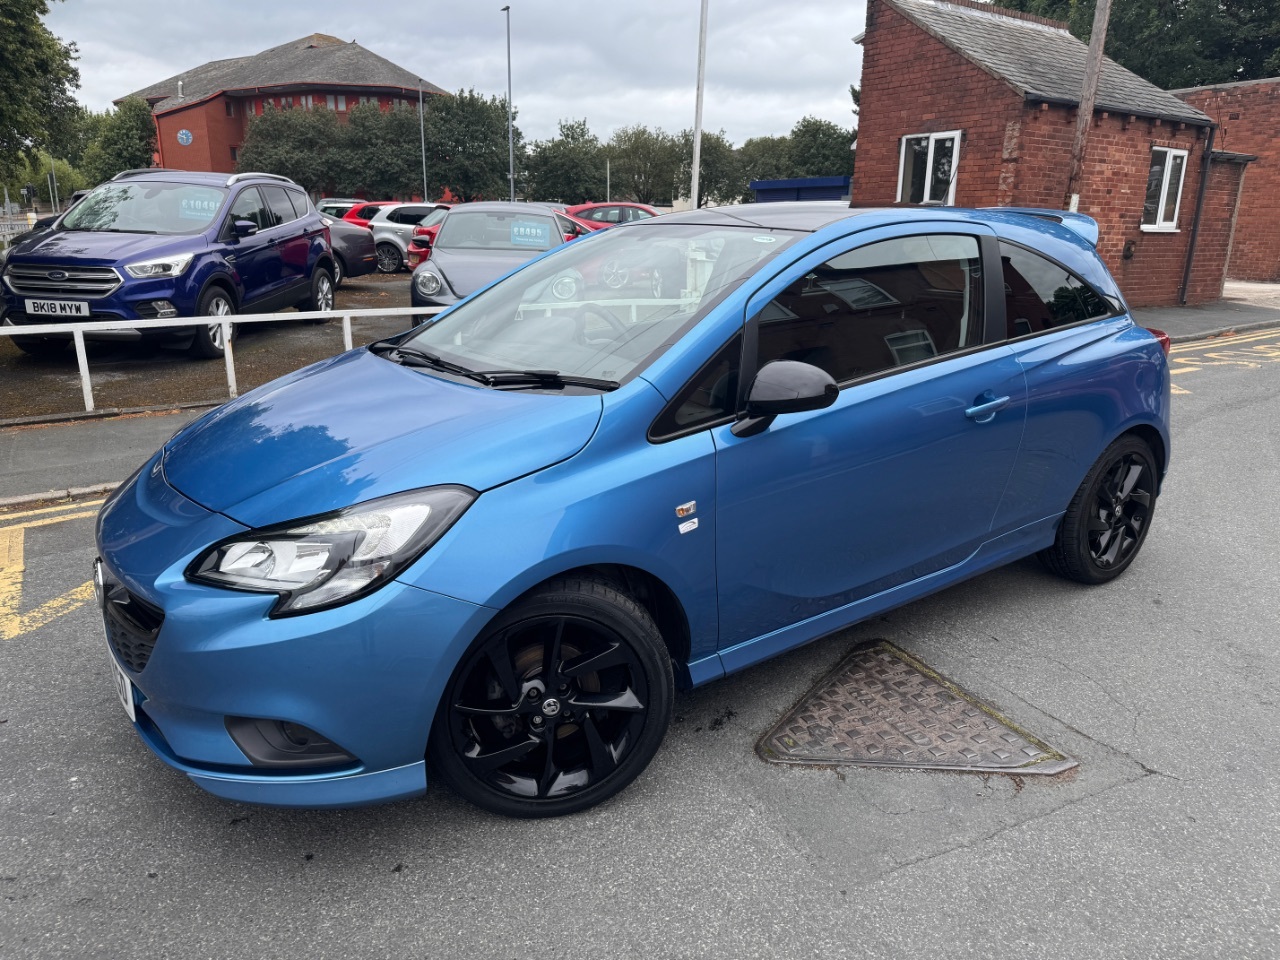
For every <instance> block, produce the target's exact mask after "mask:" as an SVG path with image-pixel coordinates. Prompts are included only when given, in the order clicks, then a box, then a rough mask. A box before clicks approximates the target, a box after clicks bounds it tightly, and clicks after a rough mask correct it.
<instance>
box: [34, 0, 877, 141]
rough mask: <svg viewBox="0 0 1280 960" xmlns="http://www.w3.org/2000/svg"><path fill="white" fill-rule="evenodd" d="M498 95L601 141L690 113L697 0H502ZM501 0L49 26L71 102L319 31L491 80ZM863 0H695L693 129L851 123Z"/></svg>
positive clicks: (90, 16) (109, 96)
mask: <svg viewBox="0 0 1280 960" xmlns="http://www.w3.org/2000/svg"><path fill="white" fill-rule="evenodd" d="M510 3H511V69H512V90H513V96H512V101H513V102H514V103H515V106H516V110H517V111H518V114H519V115H518V117H517V119H516V125H517V126H518V127H520V129H521V131H523V133H524V135H525V139H526V140H545V139H549V138H550V137H553V136H555V135H556V133H557V125H558V123H559V121H560V120H562V119H567V120H581V119H586V121H587V123H588V125H589V126H590V128H591V130H592V132H594V133H595V134H596V135H597V136H599V137H600V138H601V139H602V140H607V139H608V138H609V136H610V135H611V134H612V133H613V131H614V130H616V129H617V128H619V127H624V126H631V125H635V124H642V125H644V126H647V127H651V128H662V129H663V130H666V131H667V132H668V133H677V132H679V131H680V130H683V129H685V128H689V127H692V126H693V118H694V100H695V98H694V90H695V86H696V81H697V74H698V17H699V9H700V0H510ZM502 6H503V2H502V0H479V2H474V0H417V2H414V0H409V2H400V3H385V2H384V3H370V2H352V0H307V2H305V3H303V2H298V0H265V2H264V0H253V2H249V0H221V2H216V0H214V2H210V0H64V2H52V3H51V4H50V7H51V10H50V13H49V16H48V17H47V19H46V23H47V24H48V26H49V29H50V30H52V31H53V32H54V34H56V35H57V36H59V37H61V38H62V39H63V40H64V41H68V42H74V43H75V44H76V45H77V46H78V47H79V50H80V60H79V67H80V83H81V86H80V90H79V94H78V95H79V98H80V101H81V102H82V103H83V104H85V105H86V106H88V107H90V108H92V109H94V110H103V109H105V108H106V107H108V106H110V105H111V101H112V100H114V99H116V98H118V97H122V96H124V95H125V94H128V93H131V92H133V91H134V90H139V89H141V88H143V87H146V86H149V85H150V84H152V83H155V82H157V81H159V80H163V79H165V78H166V77H171V76H173V75H174V74H177V73H182V72H183V71H185V70H189V69H191V68H192V67H195V66H198V65H200V64H202V63H206V62H208V61H210V60H220V59H223V58H227V57H240V56H246V55H249V54H254V53H258V52H260V51H262V50H265V49H267V48H269V47H274V46H277V45H279V44H281V43H285V42H287V41H289V40H295V39H298V38H300V37H303V36H306V35H308V34H311V33H328V34H332V35H333V36H336V37H340V38H341V39H343V40H355V41H356V42H357V43H359V44H360V45H361V46H363V47H365V48H366V49H368V50H371V51H373V52H374V53H376V54H378V55H379V56H382V57H385V58H387V59H388V60H390V61H392V62H393V63H396V64H398V65H399V66H401V67H403V68H405V69H406V70H410V71H412V72H414V73H416V74H419V75H420V76H421V77H422V78H423V79H425V80H427V81H429V82H431V83H434V84H436V85H437V86H440V87H443V88H444V89H446V90H450V91H453V90H458V89H461V88H468V87H474V88H475V89H476V90H478V91H480V92H481V93H484V94H486V95H491V94H492V95H499V96H501V95H504V94H505V93H506V89H507V48H506V19H505V17H506V15H505V14H503V13H502V11H501V8H502ZM865 19H866V2H865V0H847V2H843V0H710V15H709V20H708V30H707V67H706V93H705V101H704V105H703V124H702V125H703V129H704V130H708V131H719V130H723V131H724V133H725V135H726V136H728V138H729V140H730V141H731V142H733V143H734V144H735V145H739V146H740V145H741V144H742V143H743V141H745V140H747V139H748V138H750V137H758V136H773V135H778V134H785V133H787V132H788V131H790V129H791V127H792V126H793V125H794V124H795V122H796V121H797V120H799V119H800V118H801V117H804V116H806V115H812V116H816V117H820V118H822V119H824V120H831V121H833V122H835V123H838V124H840V125H841V126H845V127H848V126H852V125H853V115H852V113H851V111H850V99H849V92H848V91H849V84H850V83H856V82H857V81H858V78H859V76H860V74H861V72H862V48H861V47H859V46H857V45H855V44H854V43H853V42H852V38H853V37H854V36H855V35H856V34H858V33H860V32H861V31H862V29H863V23H864V21H865Z"/></svg>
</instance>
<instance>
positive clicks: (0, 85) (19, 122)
mask: <svg viewBox="0 0 1280 960" xmlns="http://www.w3.org/2000/svg"><path fill="white" fill-rule="evenodd" d="M48 12H49V5H48V3H47V2H46V0H0V166H4V167H9V166H12V165H13V164H15V163H16V162H17V160H18V157H19V155H20V154H21V153H22V152H23V151H25V150H33V149H38V148H40V147H44V146H46V145H47V144H48V143H49V139H50V135H51V132H52V131H51V127H52V125H53V118H54V117H55V116H57V115H58V113H59V111H63V110H70V109H71V108H72V107H74V106H75V100H74V98H73V97H72V94H71V91H72V90H73V89H75V88H76V87H78V86H80V71H79V70H77V69H76V67H75V64H74V63H73V61H74V60H75V59H76V48H75V44H68V43H63V42H62V41H61V40H59V39H58V38H57V37H55V36H54V35H53V34H52V33H50V32H49V29H48V28H47V27H46V26H45V25H44V23H42V22H41V19H40V18H41V17H43V16H44V15H45V14H47V13H48Z"/></svg>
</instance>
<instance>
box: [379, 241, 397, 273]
mask: <svg viewBox="0 0 1280 960" xmlns="http://www.w3.org/2000/svg"><path fill="white" fill-rule="evenodd" d="M377 253H378V271H379V272H380V273H399V272H400V268H401V267H402V266H404V257H402V256H401V255H400V251H399V249H398V248H397V247H396V245H395V244H394V243H380V244H378V250H377Z"/></svg>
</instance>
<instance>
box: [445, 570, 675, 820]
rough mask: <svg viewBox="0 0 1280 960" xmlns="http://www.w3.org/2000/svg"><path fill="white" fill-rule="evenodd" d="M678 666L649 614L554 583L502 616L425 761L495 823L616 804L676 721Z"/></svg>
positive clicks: (466, 673)
mask: <svg viewBox="0 0 1280 960" xmlns="http://www.w3.org/2000/svg"><path fill="white" fill-rule="evenodd" d="M673 689H674V681H673V676H672V670H671V660H670V657H669V655H668V653H667V650H666V647H665V645H664V644H663V642H662V638H661V636H660V635H659V633H658V630H657V628H656V627H655V626H654V624H653V621H652V619H651V618H650V617H649V615H648V613H647V612H646V611H645V610H644V609H643V608H642V607H641V606H639V605H638V604H637V603H635V601H633V600H631V598H630V597H628V596H626V595H625V594H623V593H621V592H620V591H618V590H617V589H616V588H615V587H613V586H612V585H610V584H607V583H604V582H602V581H596V580H577V579H575V580H563V581H559V582H556V583H552V584H550V585H548V586H546V587H544V588H542V589H540V590H539V591H537V592H536V593H534V594H532V595H530V596H528V597H527V598H526V599H524V600H523V601H521V602H519V603H518V604H517V605H516V606H515V607H513V608H512V609H510V610H509V611H508V612H507V613H505V614H503V615H500V616H499V617H498V619H497V620H496V621H495V623H494V625H493V627H492V629H490V630H489V632H488V633H486V634H485V635H484V636H483V637H481V639H480V640H479V641H478V642H477V643H476V644H473V646H472V648H471V649H470V650H469V651H468V653H467V655H466V656H465V657H463V659H462V660H461V662H460V663H459V665H458V668H457V669H456V670H455V671H454V674H453V677H452V678H451V680H450V682H449V685H448V686H447V687H446V689H445V693H444V696H443V698H442V700H441V703H440V708H439V711H438V713H437V716H436V720H435V724H434V726H433V729H432V733H431V750H430V753H429V756H430V758H431V759H432V760H433V762H434V763H435V764H436V765H437V767H438V770H439V773H440V774H441V775H442V777H443V778H444V779H445V780H446V781H447V782H448V783H449V785H450V786H451V787H453V789H454V790H455V791H456V792H458V793H459V794H460V795H461V796H462V797H464V798H465V799H467V800H469V801H471V802H472V803H474V804H476V805H477V806H480V807H483V808H484V809H486V810H489V811H491V812H494V813H501V814H505V815H507V816H515V817H553V816H561V815H563V814H567V813H573V812H575V811H578V810H582V809H585V808H586V807H589V806H593V805H594V804H597V803H599V802H601V801H602V800H605V799H606V798H608V797H610V796H613V795H614V794H615V793H617V792H618V791H620V790H621V789H623V787H625V786H626V785H627V784H629V783H630V782H631V781H632V780H634V779H635V777H636V776H638V775H639V774H640V772H641V771H642V770H644V768H645V767H646V766H647V765H648V763H649V761H650V759H652V757H653V755H654V753H656V752H657V749H658V746H659V745H660V744H661V742H662V738H663V736H664V735H665V734H666V730H667V726H668V724H669V723H670V719H671V709H672V691H673Z"/></svg>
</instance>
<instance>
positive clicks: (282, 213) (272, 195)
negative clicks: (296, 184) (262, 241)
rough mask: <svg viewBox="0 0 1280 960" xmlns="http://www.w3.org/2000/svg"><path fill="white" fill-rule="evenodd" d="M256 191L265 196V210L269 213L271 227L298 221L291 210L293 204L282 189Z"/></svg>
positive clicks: (270, 188)
mask: <svg viewBox="0 0 1280 960" xmlns="http://www.w3.org/2000/svg"><path fill="white" fill-rule="evenodd" d="M258 189H260V190H261V191H262V192H263V194H265V195H266V198H267V208H268V209H269V210H270V211H271V215H272V224H271V225H272V226H273V227H278V226H279V225H280V224H282V223H288V222H289V221H290V220H296V219H298V214H297V211H295V210H294V209H293V203H292V201H290V200H289V195H288V194H287V193H285V192H284V188H283V187H259V188H258Z"/></svg>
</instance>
